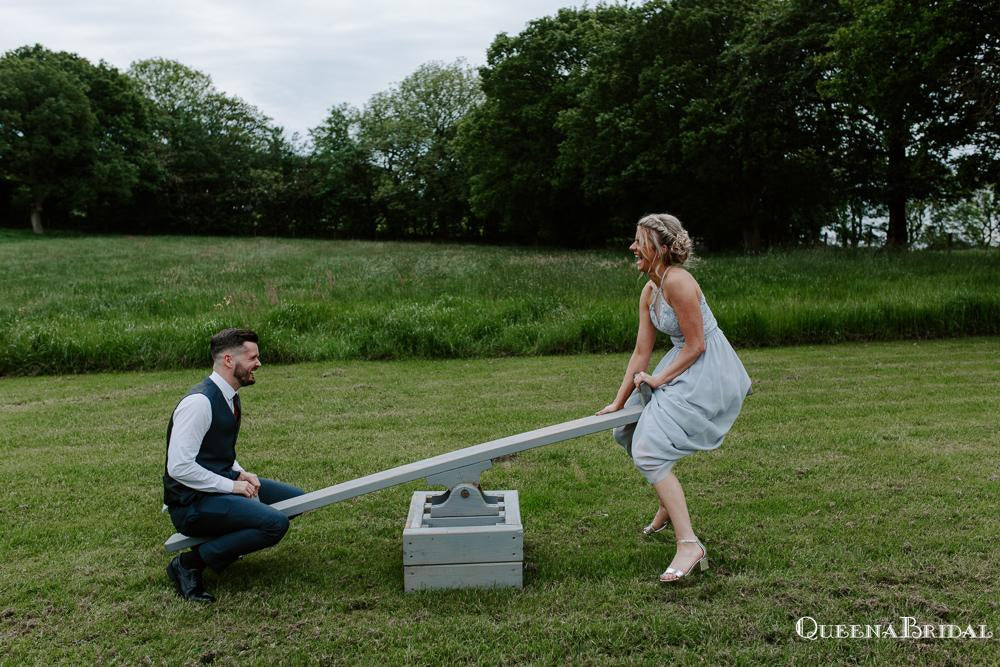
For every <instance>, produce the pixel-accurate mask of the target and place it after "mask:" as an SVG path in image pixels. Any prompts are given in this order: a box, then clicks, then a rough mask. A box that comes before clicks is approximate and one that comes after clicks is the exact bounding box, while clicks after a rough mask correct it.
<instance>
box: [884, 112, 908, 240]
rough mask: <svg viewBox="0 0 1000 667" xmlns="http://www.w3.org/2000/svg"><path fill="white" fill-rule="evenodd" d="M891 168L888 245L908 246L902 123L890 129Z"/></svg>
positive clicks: (904, 149)
mask: <svg viewBox="0 0 1000 667" xmlns="http://www.w3.org/2000/svg"><path fill="white" fill-rule="evenodd" d="M888 139H889V146H888V148H889V169H888V173H887V177H888V178H887V179H886V180H887V182H886V190H887V192H886V195H887V197H886V204H887V205H888V207H889V231H888V234H887V236H886V245H888V246H889V247H890V248H906V247H907V246H908V245H909V242H910V239H909V238H908V234H907V231H906V144H905V142H904V141H903V129H902V123H899V124H898V125H894V126H893V127H891V128H890V129H889V137H888Z"/></svg>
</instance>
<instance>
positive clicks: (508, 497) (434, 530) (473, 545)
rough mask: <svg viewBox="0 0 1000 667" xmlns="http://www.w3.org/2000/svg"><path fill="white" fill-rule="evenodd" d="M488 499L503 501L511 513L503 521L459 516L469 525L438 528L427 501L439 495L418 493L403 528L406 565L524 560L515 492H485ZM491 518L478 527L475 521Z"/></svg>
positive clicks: (522, 537)
mask: <svg viewBox="0 0 1000 667" xmlns="http://www.w3.org/2000/svg"><path fill="white" fill-rule="evenodd" d="M485 493H486V494H487V496H492V497H495V498H503V501H502V502H503V504H504V505H505V506H506V507H507V508H509V509H510V510H511V511H510V512H509V513H508V512H504V514H503V516H502V517H501V518H502V519H503V521H504V523H502V524H497V523H496V521H497V517H496V516H493V517H486V516H484V517H456V519H462V520H464V521H465V522H466V523H465V524H464V525H451V526H446V527H438V526H437V525H436V522H433V523H430V524H429V523H428V521H429V520H430V517H428V515H427V512H426V507H427V505H428V503H427V498H428V497H433V496H435V495H437V494H435V493H434V492H427V491H415V492H414V493H413V497H412V498H411V500H410V514H409V515H408V516H407V518H406V528H404V529H403V566H404V567H405V566H408V565H444V564H455V563H497V562H511V561H522V560H524V529H523V527H522V526H521V525H520V511H519V510H518V497H517V492H516V491H486V492H485ZM478 518H482V519H490V520H492V521H493V522H494V523H493V525H478V524H475V519H478Z"/></svg>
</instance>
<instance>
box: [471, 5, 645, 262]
mask: <svg viewBox="0 0 1000 667" xmlns="http://www.w3.org/2000/svg"><path fill="white" fill-rule="evenodd" d="M629 11H630V10H629V9H628V8H626V7H623V6H613V7H607V6H603V5H602V6H598V7H596V8H593V9H562V10H559V12H558V13H557V14H556V15H555V16H550V17H545V18H541V19H537V20H535V21H532V22H531V23H529V24H528V27H527V28H525V29H524V30H523V31H522V32H521V33H519V34H517V35H513V36H511V35H508V34H506V33H501V34H499V35H497V37H496V38H495V39H494V40H493V43H492V44H491V45H490V47H489V49H488V51H487V63H486V66H485V67H483V68H481V69H480V76H481V77H482V88H483V92H484V94H485V96H486V98H485V101H484V102H483V104H482V105H481V106H479V107H477V108H476V109H475V110H474V111H473V112H472V113H470V114H469V117H468V118H467V119H466V121H465V122H464V123H463V126H462V129H461V132H460V137H461V138H460V143H461V146H462V155H463V158H464V160H465V163H466V164H467V165H468V170H469V175H470V202H471V205H472V208H473V211H474V212H475V213H476V214H477V215H478V216H479V217H481V218H482V219H483V222H484V236H485V237H486V238H488V239H492V240H496V239H505V240H512V241H517V242H522V243H525V242H527V243H536V242H543V243H552V244H559V245H571V246H580V245H587V244H592V243H594V242H596V241H600V240H603V239H604V238H606V236H607V229H606V225H605V220H604V212H605V209H603V208H596V207H595V206H594V201H595V198H594V197H587V196H583V194H584V193H583V188H582V187H581V182H580V174H579V170H578V169H577V162H576V158H575V157H574V156H566V157H564V158H562V159H561V157H560V156H561V154H562V151H563V142H564V140H565V138H566V129H565V126H561V125H560V117H561V115H563V114H565V113H566V112H568V111H570V110H572V109H575V108H576V107H577V106H578V97H579V95H580V94H581V92H582V91H583V90H584V87H585V84H586V80H587V77H588V75H589V74H588V73H589V72H590V68H591V61H592V59H593V58H594V57H595V55H596V54H597V53H598V52H599V51H600V49H601V48H602V46H604V45H605V44H606V40H607V39H610V38H611V37H610V36H611V35H613V34H614V33H615V32H616V31H617V26H618V24H620V23H621V22H622V21H624V20H626V18H627V17H628V14H629Z"/></svg>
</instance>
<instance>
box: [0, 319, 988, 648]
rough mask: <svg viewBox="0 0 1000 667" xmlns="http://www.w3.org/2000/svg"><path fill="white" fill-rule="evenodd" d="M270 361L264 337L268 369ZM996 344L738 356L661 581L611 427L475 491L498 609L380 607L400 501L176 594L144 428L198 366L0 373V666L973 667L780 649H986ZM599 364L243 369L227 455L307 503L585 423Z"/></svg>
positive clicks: (427, 598)
mask: <svg viewBox="0 0 1000 667" xmlns="http://www.w3.org/2000/svg"><path fill="white" fill-rule="evenodd" d="M263 352H264V355H265V362H266V361H267V352H268V350H267V348H266V347H265V348H264V350H263ZM998 353H1000V340H998V339H997V338H967V339H959V340H948V341H935V342H926V341H925V342H899V343H867V344H863V343H858V344H844V345H833V346H824V347H808V346H803V347H795V348H773V349H752V350H744V351H742V352H741V355H742V357H743V359H744V362H745V364H746V366H747V368H748V370H749V372H750V374H751V376H752V377H753V379H754V381H755V390H756V391H755V394H754V395H753V396H752V397H751V398H750V399H749V400H748V402H747V404H746V407H745V411H744V414H743V415H742V416H741V417H740V419H739V421H738V422H737V424H736V426H735V428H734V430H733V431H732V433H731V434H730V437H729V438H728V439H727V441H726V443H725V444H724V445H723V447H722V448H721V449H720V450H717V451H715V452H712V453H709V454H705V455H699V456H695V457H691V458H688V459H686V460H684V461H683V462H682V463H680V464H679V465H678V467H677V472H678V474H679V476H680V478H681V479H682V481H683V482H684V483H685V485H686V487H685V488H686V491H687V496H688V501H689V505H690V508H691V513H692V516H693V519H694V521H695V526H696V529H697V530H698V533H699V535H700V536H701V538H702V539H703V540H704V541H705V543H706V545H707V547H708V550H709V556H710V560H711V562H712V569H711V570H710V571H709V572H708V573H704V575H702V574H698V575H695V576H694V577H693V578H692V579H691V580H689V581H687V582H684V583H682V584H681V585H674V586H669V587H668V586H662V585H660V584H658V583H657V582H656V576H657V575H658V574H659V572H660V571H662V570H663V569H664V568H665V567H666V565H667V564H668V562H669V560H670V556H671V553H672V545H671V543H670V536H669V533H661V534H660V535H658V536H657V537H656V538H654V539H646V538H642V537H640V536H639V529H640V527H641V526H643V525H644V524H645V523H646V522H647V521H648V519H649V518H650V517H651V516H652V513H653V510H654V509H655V501H654V500H653V495H652V493H651V491H650V489H649V488H648V487H647V486H646V485H645V484H644V483H643V482H642V480H641V478H640V476H639V475H638V473H636V472H635V471H634V470H633V469H632V467H631V464H630V461H629V460H628V459H627V457H626V456H625V455H624V453H623V452H622V451H621V450H620V448H618V446H617V445H615V444H614V443H613V441H612V440H611V439H610V436H609V434H598V435H594V436H589V437H586V438H582V439H579V440H576V441H571V442H565V443H561V444H558V445H552V446H549V447H544V448H542V449H539V450H534V451H531V452H526V453H523V454H521V455H518V456H517V457H515V458H514V459H512V460H510V461H505V462H503V463H500V464H498V465H497V466H496V467H495V468H494V469H493V470H491V471H489V472H487V473H486V474H485V475H484V482H485V483H486V485H487V486H488V487H492V488H513V489H518V490H519V491H520V494H521V503H522V514H523V516H524V522H525V559H526V566H525V587H524V589H523V590H497V591H453V592H428V593H421V594H416V595H407V594H404V593H403V592H402V563H401V532H402V524H403V519H404V517H405V514H406V510H407V504H408V498H409V495H410V493H411V492H412V491H413V490H416V489H419V488H423V486H422V483H414V484H409V485H406V486H404V487H398V488H395V489H389V490H385V491H382V492H379V493H377V494H374V495H371V496H364V497H360V498H357V499H355V500H353V501H350V502H347V503H343V504H340V505H335V506H332V507H328V508H326V509H324V510H321V511H318V512H315V513H312V514H310V515H308V516H305V517H302V518H301V519H299V520H297V521H296V522H294V524H293V527H292V530H291V531H290V533H289V535H288V536H287V537H286V538H285V540H284V541H283V542H282V543H281V544H280V545H278V546H277V547H276V548H274V549H271V550H268V551H266V552H262V553H260V554H256V555H254V556H251V557H248V558H247V559H245V560H243V561H241V562H239V563H237V564H236V565H235V566H233V567H232V568H231V570H229V571H228V572H227V573H226V574H225V575H224V576H223V577H221V578H218V579H216V578H214V577H210V578H209V581H208V584H209V587H210V588H211V589H212V590H213V591H214V592H215V593H216V594H217V595H218V597H219V601H218V602H217V603H216V604H214V605H211V606H207V607H202V606H197V605H194V604H190V603H185V602H183V601H181V600H179V599H178V598H176V597H175V596H174V593H173V591H172V590H171V588H170V586H169V585H168V582H167V579H166V576H165V574H164V566H165V565H166V563H167V561H168V559H169V556H168V555H167V554H166V553H165V552H164V551H163V549H162V542H163V540H164V539H166V537H168V536H169V535H170V534H171V533H172V532H173V531H172V528H171V526H170V524H169V520H168V519H167V517H166V516H165V515H161V514H160V513H159V507H160V492H161V487H160V482H159V478H160V474H161V472H162V466H163V458H164V447H165V444H164V431H165V425H166V420H167V417H168V415H169V412H170V410H171V409H172V408H173V406H174V403H175V401H176V400H177V399H178V398H179V397H180V396H181V394H182V393H183V392H184V390H185V389H186V388H187V387H188V386H190V385H191V384H193V383H194V382H196V381H197V380H199V379H200V377H202V375H203V374H202V372H201V371H200V370H182V371H171V372H150V373H126V374H101V375H58V376H51V377H37V378H6V379H0V424H2V428H0V480H2V483H3V491H2V494H0V525H2V534H0V662H3V663H5V664H24V663H37V664H51V663H56V662H72V663H81V662H84V663H92V662H105V663H109V662H119V663H125V664H135V663H143V662H153V663H167V664H182V663H192V664H197V663H209V662H212V663H215V664H299V663H308V662H323V663H332V664H357V663H360V664H383V665H391V664H401V663H409V664H446V663H450V664H462V663H473V664H526V663H536V664H548V663H562V662H567V663H573V664H587V663H590V664H597V663H600V664H609V663H610V664H616V663H618V664H620V663H626V664H633V663H634V664H668V663H671V662H674V661H679V662H682V663H698V662H703V663H706V664H732V663H744V664H746V663H759V664H774V663H796V664H831V663H845V662H846V663H861V662H868V661H875V662H881V663H884V664H901V663H915V664H929V663H937V664H941V663H952V664H956V663H959V664H988V663H996V662H997V661H998V660H1000V650H998V646H1000V644H998V641H1000V639H994V640H991V641H973V640H919V641H917V640H908V641H895V640H892V639H880V640H874V639H873V640H817V641H814V642H810V641H806V640H804V639H800V638H798V637H797V636H796V635H795V632H794V624H795V621H796V619H798V618H799V617H801V616H806V615H808V616H812V617H814V618H816V619H817V620H818V621H819V622H820V623H830V624H833V623H860V624H877V623H881V624H887V623H894V624H896V625H897V626H898V625H899V624H900V617H901V616H911V617H914V618H915V619H917V620H918V621H919V622H921V623H935V624H937V623H955V624H959V625H962V626H963V627H964V626H966V625H970V624H973V625H978V624H985V625H987V626H988V628H990V629H991V630H992V631H994V632H995V633H997V635H998V637H1000V604H998V598H997V594H996V590H997V582H998V575H1000V560H998V558H997V553H996V545H997V538H998V535H1000V513H998V493H997V489H998V485H1000V461H998V458H997V444H998V442H1000V422H998V420H997V405H1000V383H998V382H997V377H998V371H1000V354H998ZM624 363H625V358H624V356H623V355H620V354H616V355H588V356H560V357H542V358H508V359H485V360H467V361H466V360H457V361H437V362H432V361H407V362H346V363H315V364H301V365H285V366H280V365H265V367H264V368H263V369H262V371H261V372H259V373H258V384H257V385H256V386H254V387H252V388H249V389H246V390H245V394H244V400H243V409H244V414H245V418H244V432H243V433H242V436H241V446H240V453H239V458H240V460H241V462H243V463H244V464H245V465H246V466H247V467H248V468H250V469H251V470H254V471H257V472H259V473H261V474H266V475H269V476H274V477H277V478H280V479H283V480H287V481H290V482H294V483H297V484H299V485H301V486H303V487H305V488H307V489H314V488H319V487H322V486H326V485H329V484H333V483H335V482H339V481H343V480H347V479H350V478H353V477H355V476H359V475H363V474H367V473H370V472H374V471H377V470H381V469H384V468H388V467H391V466H395V465H398V464H401V463H404V462H408V461H412V460H416V459H419V458H423V457H426V456H430V455H433V454H438V453H442V452H445V451H449V450H452V449H457V448H459V447H463V446H466V445H469V444H475V443H477V442H481V441H484V440H489V439H492V438H496V437H499V436H503V435H508V434H511V433H516V432H520V431H524V430H528V429H531V428H535V427H538V426H542V425H546V424H550V423H555V422H559V421H564V420H567V419H572V418H576V417H579V416H582V415H586V414H588V413H590V412H592V411H593V410H595V409H597V408H598V407H600V406H603V405H604V404H605V403H606V402H607V400H608V398H609V396H610V395H611V393H612V391H613V390H614V388H615V387H616V385H617V383H618V380H619V378H620V373H621V371H622V368H623V365H624Z"/></svg>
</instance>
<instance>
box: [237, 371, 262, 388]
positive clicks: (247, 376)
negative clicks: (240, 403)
mask: <svg viewBox="0 0 1000 667" xmlns="http://www.w3.org/2000/svg"><path fill="white" fill-rule="evenodd" d="M233 377H235V378H236V379H237V380H239V382H240V386H241V387H247V386H249V385H252V384H253V383H254V382H256V381H257V380H256V379H254V376H253V371H251V370H250V369H249V368H243V367H242V366H236V368H234V369H233Z"/></svg>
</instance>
